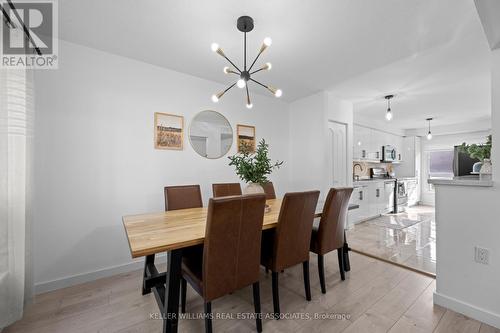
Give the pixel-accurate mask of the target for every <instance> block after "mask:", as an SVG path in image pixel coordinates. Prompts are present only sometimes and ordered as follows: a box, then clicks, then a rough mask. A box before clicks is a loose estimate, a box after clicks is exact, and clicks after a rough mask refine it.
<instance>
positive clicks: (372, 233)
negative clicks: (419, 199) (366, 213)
mask: <svg viewBox="0 0 500 333" xmlns="http://www.w3.org/2000/svg"><path fill="white" fill-rule="evenodd" d="M389 216H397V217H398V218H399V219H410V220H420V221H422V222H418V223H416V224H414V225H412V226H409V227H406V228H403V229H393V228H389V227H386V226H383V225H382V224H384V223H385V222H387V220H388V219H387V216H382V217H378V218H375V219H372V220H369V221H366V222H362V223H359V224H356V225H355V226H353V227H352V228H351V229H349V230H348V231H347V240H348V242H349V246H350V247H351V248H352V249H353V250H354V251H359V252H361V253H366V254H368V255H372V256H375V257H377V258H380V259H383V260H388V261H391V262H395V263H398V264H402V265H404V266H408V267H410V268H413V269H416V270H419V271H423V272H426V273H429V274H435V273H436V219H435V215H434V207H431V206H414V207H411V208H409V209H408V211H407V212H406V213H400V214H395V215H393V214H389Z"/></svg>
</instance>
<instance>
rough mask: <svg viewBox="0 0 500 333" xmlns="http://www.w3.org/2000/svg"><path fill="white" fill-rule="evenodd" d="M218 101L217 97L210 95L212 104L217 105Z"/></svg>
mask: <svg viewBox="0 0 500 333" xmlns="http://www.w3.org/2000/svg"><path fill="white" fill-rule="evenodd" d="M218 101H219V97H217V95H215V94H214V95H212V102H214V103H217V102H218Z"/></svg>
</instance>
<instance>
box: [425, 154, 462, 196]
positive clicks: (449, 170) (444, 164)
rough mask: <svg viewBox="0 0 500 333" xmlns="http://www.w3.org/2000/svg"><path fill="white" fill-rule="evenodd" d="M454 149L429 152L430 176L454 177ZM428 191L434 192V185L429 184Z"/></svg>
mask: <svg viewBox="0 0 500 333" xmlns="http://www.w3.org/2000/svg"><path fill="white" fill-rule="evenodd" d="M454 155H455V152H454V151H453V150H436V151H430V152H428V155H427V156H428V162H429V163H428V165H427V167H428V169H427V170H428V171H429V175H428V178H453V156H454ZM428 187H429V188H428V191H430V192H434V185H432V184H428Z"/></svg>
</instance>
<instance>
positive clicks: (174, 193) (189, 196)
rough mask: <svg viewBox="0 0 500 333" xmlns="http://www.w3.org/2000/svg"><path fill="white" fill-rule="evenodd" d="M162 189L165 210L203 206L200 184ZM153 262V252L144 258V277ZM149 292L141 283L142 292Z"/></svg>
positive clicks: (149, 289) (144, 293)
mask: <svg viewBox="0 0 500 333" xmlns="http://www.w3.org/2000/svg"><path fill="white" fill-rule="evenodd" d="M163 190H164V194H165V211H169V210H177V209H186V208H198V207H203V201H202V200H201V190H200V185H180V186H165V188H164V189H163ZM199 247H200V246H199ZM154 262H155V256H154V254H152V255H148V256H146V260H144V278H146V276H147V274H146V270H147V269H148V265H151V264H154ZM149 293H151V288H146V285H145V284H144V283H143V285H142V294H143V295H146V294H149Z"/></svg>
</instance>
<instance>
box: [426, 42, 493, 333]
mask: <svg viewBox="0 0 500 333" xmlns="http://www.w3.org/2000/svg"><path fill="white" fill-rule="evenodd" d="M492 69H493V71H492V135H493V151H492V161H493V172H494V173H493V180H494V186H493V187H490V188H479V187H461V186H442V185H438V186H437V187H436V225H437V259H436V261H437V267H436V292H435V294H434V302H435V303H437V304H440V305H443V306H446V307H448V308H451V309H453V310H455V311H458V312H461V313H463V314H466V315H468V316H470V317H473V318H475V319H478V320H480V321H483V322H486V323H488V324H490V325H493V326H495V327H497V328H500V302H499V295H500V284H499V281H500V242H499V241H498V235H500V223H499V216H500V205H499V204H498V203H499V202H500V187H499V179H500V177H499V175H500V149H499V148H498V147H499V145H500V50H495V51H493V52H492ZM474 246H480V247H484V248H486V249H488V250H489V251H490V263H489V265H482V264H478V263H475V262H474Z"/></svg>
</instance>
